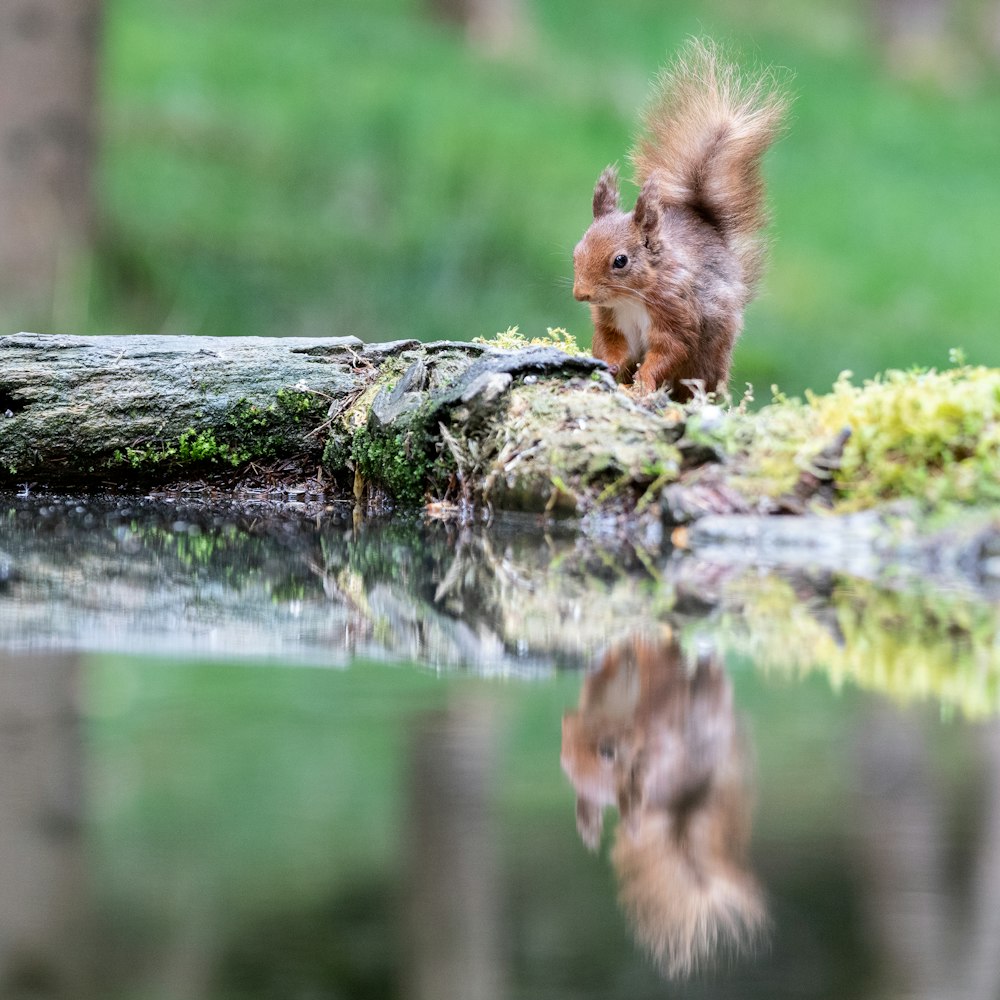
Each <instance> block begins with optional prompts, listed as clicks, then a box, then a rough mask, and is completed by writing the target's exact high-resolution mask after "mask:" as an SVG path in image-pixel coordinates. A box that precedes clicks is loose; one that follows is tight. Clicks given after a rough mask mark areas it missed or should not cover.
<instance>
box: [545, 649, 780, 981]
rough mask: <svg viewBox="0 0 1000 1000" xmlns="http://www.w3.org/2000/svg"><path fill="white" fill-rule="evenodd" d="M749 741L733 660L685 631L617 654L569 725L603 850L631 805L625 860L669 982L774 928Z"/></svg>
mask: <svg viewBox="0 0 1000 1000" xmlns="http://www.w3.org/2000/svg"><path fill="white" fill-rule="evenodd" d="M747 756H748V746H747V743H746V740H745V738H744V734H743V732H742V727H741V726H740V722H739V719H738V717H737V715H736V710H735V706H734V703H733V688H732V683H731V681H730V680H729V677H728V675H727V674H726V670H725V667H724V665H723V663H722V660H721V657H719V656H718V654H716V653H714V652H710V651H704V652H702V653H701V654H699V655H698V656H696V657H691V656H688V655H686V654H685V653H684V651H683V650H682V648H681V646H680V643H679V642H678V641H677V639H676V638H675V637H674V635H673V633H671V632H669V631H668V632H665V633H664V634H662V635H661V636H660V637H659V638H655V637H653V636H634V637H632V638H631V639H629V640H626V641H625V642H623V643H621V644H619V645H617V646H615V647H614V648H612V649H610V650H609V651H608V652H607V654H606V655H605V656H604V658H603V659H602V660H601V663H600V665H599V667H598V669H597V670H596V671H594V672H593V673H591V674H589V675H588V676H587V678H586V680H585V681H584V683H583V687H582V690H581V692H580V706H579V708H578V709H577V710H576V711H575V712H567V713H566V715H564V716H563V722H562V749H561V753H560V760H561V763H562V769H563V771H564V772H565V773H566V775H567V777H568V778H569V779H570V781H571V782H572V784H573V787H574V789H575V791H576V821H577V830H578V831H579V833H580V837H581V839H582V840H583V842H584V843H585V844H586V845H587V846H588V847H589V848H590V849H591V850H595V851H596V850H597V849H598V848H599V846H600V843H601V829H602V825H603V816H604V810H605V809H606V808H607V807H609V806H611V807H614V806H617V808H618V812H619V816H620V819H619V822H618V825H617V827H616V829H615V835H614V847H613V849H612V851H611V862H612V865H613V867H614V870H615V875H616V877H617V880H618V886H619V900H620V902H621V905H622V908H623V909H624V911H625V913H626V915H627V916H628V919H629V922H630V923H631V925H632V929H633V932H634V934H635V936H636V939H637V940H638V941H639V942H641V943H642V944H643V945H644V946H645V947H646V948H647V949H648V950H649V951H650V953H651V954H652V955H653V956H654V958H655V959H656V960H657V962H658V964H659V965H660V968H661V969H662V971H663V972H664V973H665V974H666V975H668V976H684V975H687V974H689V973H690V972H692V971H693V970H694V969H695V968H697V967H699V966H702V965H705V964H707V963H708V962H709V961H710V959H712V957H713V956H714V955H715V954H716V953H717V952H719V951H728V952H729V953H730V954H731V953H733V952H736V951H740V950H741V949H742V948H745V947H748V946H749V945H751V944H752V943H753V942H755V941H756V940H757V939H758V938H759V937H760V936H761V933H762V931H763V929H764V927H765V926H766V908H765V903H764V897H763V893H762V891H761V889H760V887H759V885H758V883H757V880H756V879H755V878H754V876H753V873H752V872H751V871H750V869H749V867H748V864H747V859H746V854H747V848H748V842H749V839H750V807H751V789H750V777H749V774H748V770H749V768H748V766H747V763H746V758H747Z"/></svg>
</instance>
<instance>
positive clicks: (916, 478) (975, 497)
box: [714, 366, 1000, 511]
mask: <svg viewBox="0 0 1000 1000" xmlns="http://www.w3.org/2000/svg"><path fill="white" fill-rule="evenodd" d="M845 428H847V429H850V432H851V436H850V438H849V440H848V441H847V444H846V446H845V448H844V453H843V458H842V461H841V465H840V468H839V470H837V471H836V473H835V475H834V485H835V489H836V497H837V501H836V505H837V507H838V509H841V510H845V511H846V510H860V509H864V508H868V507H872V506H875V505H876V504H878V503H882V502H885V501H890V500H897V499H902V498H908V499H915V500H918V501H920V502H921V503H924V504H926V505H928V506H939V505H942V504H948V503H963V504H985V503H995V502H997V501H998V500H1000V478H998V476H997V470H998V468H1000V369H995V368H984V367H970V366H963V367H960V368H953V369H950V370H947V371H943V372H939V371H935V370H933V369H931V370H925V369H918V370H912V371H905V372H904V371H889V372H886V373H885V374H884V375H882V376H879V377H878V378H875V379H871V380H869V381H867V382H865V383H864V384H863V385H861V386H857V385H854V384H853V383H852V382H851V378H850V373H849V372H845V373H844V374H843V375H842V376H841V377H840V379H838V381H837V382H836V384H835V385H834V387H833V390H832V391H831V392H829V393H826V394H825V395H815V394H812V393H808V394H807V395H806V398H805V400H804V401H803V400H798V399H786V398H783V397H777V398H776V400H775V402H774V403H773V404H771V405H770V406H767V407H765V408H764V409H762V410H761V411H760V412H759V413H756V414H737V413H736V412H735V411H733V412H732V413H731V414H730V415H728V416H727V418H726V420H724V421H722V422H721V423H720V426H719V427H718V428H717V429H716V430H715V432H714V442H715V443H716V444H718V445H719V446H720V448H721V449H722V450H723V451H724V452H726V453H727V454H728V455H729V456H730V457H732V458H736V459H737V464H738V466H739V470H740V472H739V475H740V480H741V485H742V486H745V487H746V488H747V490H748V491H749V492H751V493H755V494H757V495H770V496H775V495H779V494H781V493H783V492H786V491H788V490H790V489H791V488H792V487H793V486H794V484H795V482H796V480H797V479H798V477H799V476H800V474H801V473H802V471H803V470H804V469H807V468H808V467H809V465H810V461H811V459H812V458H813V457H814V456H815V455H816V454H817V452H818V451H819V450H820V449H822V448H823V447H824V446H825V445H827V444H829V443H830V442H831V441H832V440H833V439H834V438H836V436H837V435H838V434H839V433H840V432H841V431H842V430H844V429H845Z"/></svg>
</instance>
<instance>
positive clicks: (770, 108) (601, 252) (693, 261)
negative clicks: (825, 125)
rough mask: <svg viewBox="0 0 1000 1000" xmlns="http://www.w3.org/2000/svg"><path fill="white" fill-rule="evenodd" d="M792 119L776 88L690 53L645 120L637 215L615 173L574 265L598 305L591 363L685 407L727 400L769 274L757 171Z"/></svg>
mask: <svg viewBox="0 0 1000 1000" xmlns="http://www.w3.org/2000/svg"><path fill="white" fill-rule="evenodd" d="M786 107H787V100H786V99H785V97H784V95H783V94H782V93H781V92H780V91H778V90H777V89H776V88H775V87H774V86H773V84H772V83H771V81H770V79H769V78H768V77H766V76H759V77H757V78H753V79H749V80H742V79H740V77H739V76H738V74H737V72H736V70H735V68H734V67H733V66H731V65H729V64H728V63H726V62H724V61H723V60H722V58H721V57H720V56H719V55H718V54H717V52H716V50H715V49H714V48H713V47H712V46H710V45H708V44H706V43H703V42H692V43H691V44H690V45H689V47H688V49H687V51H686V53H685V54H684V55H683V56H682V57H681V58H680V59H679V60H678V61H677V62H676V64H675V65H674V66H673V67H671V68H669V69H668V70H667V71H666V72H665V73H664V74H663V75H662V76H661V78H660V80H659V81H658V83H657V86H656V89H655V92H654V97H653V100H652V101H651V102H650V105H649V107H648V109H647V111H646V113H645V115H644V119H643V121H644V126H645V129H644V134H643V135H642V137H641V138H640V139H639V141H638V143H637V144H636V147H635V149H634V150H633V152H632V161H633V164H634V165H635V169H636V179H637V181H638V183H639V185H640V187H641V190H640V193H639V197H638V199H637V200H636V204H635V208H634V209H633V211H632V212H623V211H621V209H620V207H619V204H618V184H617V176H616V173H615V171H614V169H613V168H611V167H609V168H608V169H607V170H605V171H604V173H603V174H601V177H600V179H599V180H598V182H597V187H596V188H595V191H594V201H593V210H594V221H593V223H592V224H591V226H590V228H589V229H588V230H587V232H586V233H585V234H584V236H583V239H581V240H580V242H579V243H578V244H577V247H576V249H575V250H574V252H573V270H574V280H573V294H574V296H575V297H576V298H577V299H579V300H580V301H583V302H588V303H590V309H591V315H592V318H593V321H594V343H593V353H594V355H595V356H596V357H598V358H600V359H601V360H603V361H605V362H607V364H608V365H610V366H611V368H612V370H613V371H614V372H615V374H616V375H617V376H618V378H619V379H620V380H621V381H623V382H630V381H632V380H633V379H634V381H635V383H636V385H637V387H638V388H639V390H640V391H641V392H644V393H648V392H653V391H654V390H655V389H657V388H659V387H661V386H666V387H667V388H668V389H669V390H670V391H671V393H672V395H673V396H674V398H678V399H683V398H687V397H689V396H690V395H691V388H690V386H687V385H685V384H684V383H685V382H700V383H701V384H702V385H703V386H704V388H705V389H706V390H707V391H717V390H719V389H722V390H725V388H726V386H727V385H728V381H729V369H730V364H731V360H732V353H733V348H734V346H735V343H736V338H737V337H738V336H739V333H740V331H741V329H742V327H743V310H744V309H745V307H746V305H747V303H748V302H749V300H750V298H751V296H752V294H753V292H754V290H755V287H756V284H757V282H758V280H759V278H760V273H761V269H762V265H763V257H764V250H765V242H764V240H763V238H762V234H761V232H762V229H763V228H764V226H765V225H766V223H767V212H766V208H765V204H764V183H763V180H762V178H761V175H760V160H761V157H762V156H763V154H764V152H765V151H766V150H767V148H768V146H770V144H771V143H772V142H773V141H774V139H775V138H776V137H777V135H778V132H779V130H780V127H781V121H782V118H783V116H784V113H785V110H786ZM621 256H624V257H626V258H627V263H626V265H625V266H624V267H620V268H616V267H614V263H613V262H614V260H615V259H616V258H617V257H621Z"/></svg>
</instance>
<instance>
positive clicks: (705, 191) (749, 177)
mask: <svg viewBox="0 0 1000 1000" xmlns="http://www.w3.org/2000/svg"><path fill="white" fill-rule="evenodd" d="M788 103H789V102H788V98H787V96H786V94H785V92H784V91H783V90H782V88H781V87H779V86H778V85H777V84H776V82H775V80H774V78H773V76H772V75H771V74H770V73H757V74H754V75H746V76H741V74H740V73H739V71H738V70H737V68H736V67H735V66H734V65H733V64H732V63H731V62H728V61H727V60H726V59H725V58H724V57H723V56H722V55H721V54H720V53H719V51H718V49H717V48H716V46H715V45H713V44H712V43H710V42H705V41H699V40H692V41H691V42H690V43H689V44H688V46H687V48H686V49H685V51H684V52H682V54H681V55H680V56H679V58H678V59H677V61H676V62H675V63H674V64H673V65H672V66H668V67H667V69H666V70H664V72H663V73H662V75H661V76H660V78H659V80H658V81H657V84H656V87H655V90H654V93H653V99H652V100H651V102H650V104H649V106H648V107H647V109H646V112H645V114H644V116H643V125H644V132H643V134H642V135H641V136H640V138H639V140H638V142H637V143H636V146H635V149H634V150H633V151H632V162H633V164H634V165H635V170H636V180H637V182H638V183H639V185H640V187H641V186H643V185H644V184H645V183H646V181H647V180H649V179H650V178H651V177H652V178H653V179H654V182H655V184H656V186H657V188H658V189H659V194H660V197H661V199H662V201H663V203H664V204H668V205H670V204H673V205H686V206H688V207H689V208H691V209H692V210H693V211H695V212H697V213H698V214H699V215H700V216H702V217H703V218H704V219H706V220H707V221H708V222H710V223H711V224H712V225H714V226H716V227H717V228H718V230H719V231H720V233H721V234H722V235H723V237H724V238H725V239H726V240H727V242H728V243H729V244H730V246H731V247H732V248H733V250H734V251H735V252H736V253H737V255H738V256H739V258H740V262H741V264H742V265H743V272H744V274H743V277H744V281H746V283H747V284H748V285H751V286H752V285H753V284H754V282H755V281H756V280H757V278H758V277H759V275H760V270H761V265H762V260H763V252H764V242H763V240H762V238H761V236H760V232H761V230H762V229H763V228H764V226H765V225H766V224H767V221H768V218H767V209H766V205H765V201H764V182H763V179H762V177H761V174H760V160H761V157H762V156H763V154H764V152H765V150H766V149H767V148H768V146H770V145H771V143H772V142H773V141H774V140H775V139H776V138H777V136H778V134H779V133H780V131H781V128H782V122H783V119H784V117H785V113H786V111H787V109H788Z"/></svg>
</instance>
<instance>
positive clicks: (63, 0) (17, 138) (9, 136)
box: [0, 0, 101, 316]
mask: <svg viewBox="0 0 1000 1000" xmlns="http://www.w3.org/2000/svg"><path fill="white" fill-rule="evenodd" d="M100 9H101V0H3V4H2V5H0V295H2V296H3V297H4V300H5V302H7V303H13V304H14V305H15V307H16V308H20V309H23V310H25V315H26V316H45V315H46V313H42V312H41V310H42V309H47V310H49V313H48V315H51V309H52V307H53V304H54V299H55V297H57V296H58V295H59V294H60V292H61V291H63V290H64V289H65V287H66V285H67V283H68V282H70V281H71V280H72V276H73V272H74V270H75V268H76V266H77V263H78V261H79V259H80V255H81V253H83V252H85V251H86V249H87V247H88V245H89V242H90V236H91V230H92V226H93V218H94V203H93V191H92V182H91V175H92V169H93V162H94V151H95V145H96V143H95V131H96V121H95V119H96V115H95V96H96V78H97V61H98V41H99V35H100V31H99V28H100ZM56 312H57V313H58V308H56Z"/></svg>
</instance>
